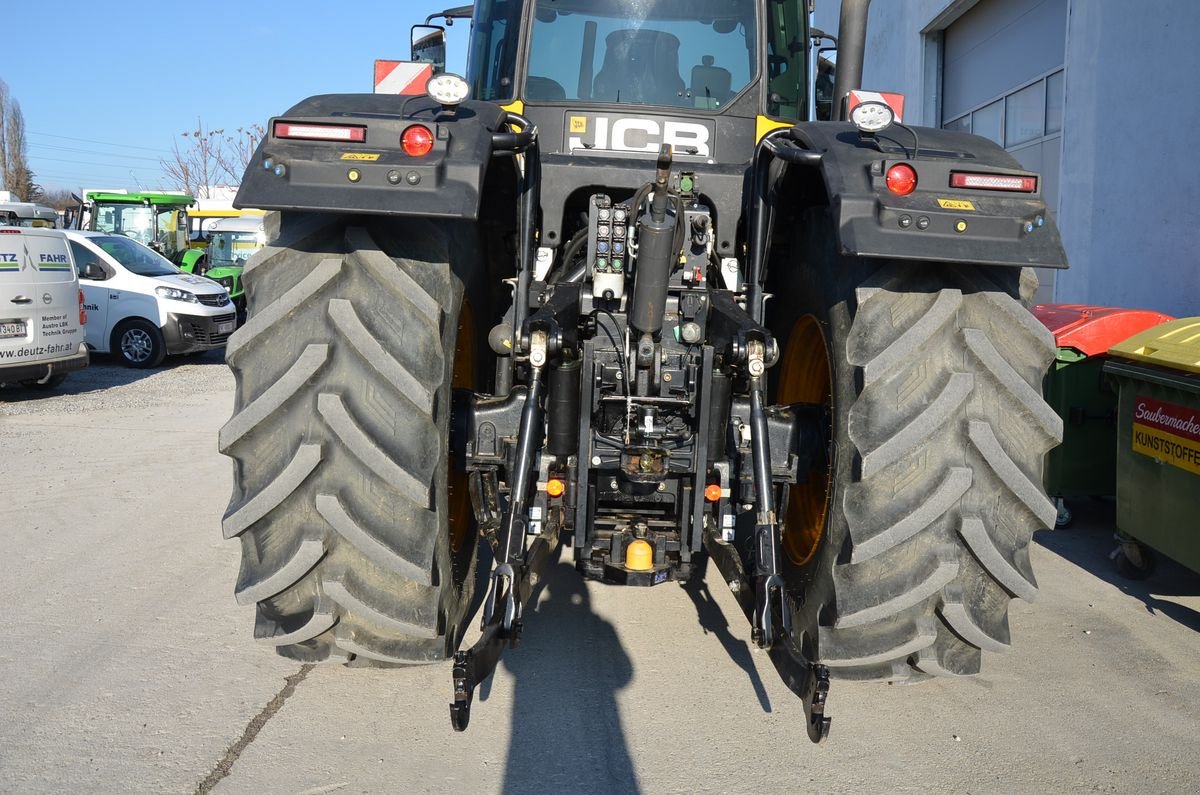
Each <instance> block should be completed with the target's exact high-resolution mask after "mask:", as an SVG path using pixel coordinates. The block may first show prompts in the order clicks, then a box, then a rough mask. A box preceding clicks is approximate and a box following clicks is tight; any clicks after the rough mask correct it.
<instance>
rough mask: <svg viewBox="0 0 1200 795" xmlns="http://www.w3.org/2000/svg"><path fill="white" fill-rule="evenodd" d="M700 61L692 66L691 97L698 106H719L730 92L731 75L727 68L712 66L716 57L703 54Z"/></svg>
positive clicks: (714, 107)
mask: <svg viewBox="0 0 1200 795" xmlns="http://www.w3.org/2000/svg"><path fill="white" fill-rule="evenodd" d="M700 62H701V65H700V66H693V67H692V98H693V99H694V100H695V101H696V107H698V108H709V109H716V108H719V107H721V106H722V105H724V104H725V102H726V101H727V100H728V99H729V95H730V94H731V93H732V85H733V75H732V74H730V72H729V70H728V69H722V68H721V67H719V66H714V65H713V64H715V63H716V58H714V57H713V56H711V55H705V56H704V57H702V58H701V59H700Z"/></svg>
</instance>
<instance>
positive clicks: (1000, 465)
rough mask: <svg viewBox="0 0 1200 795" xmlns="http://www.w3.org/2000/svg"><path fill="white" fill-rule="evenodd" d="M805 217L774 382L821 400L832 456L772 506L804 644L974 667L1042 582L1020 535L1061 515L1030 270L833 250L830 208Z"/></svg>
mask: <svg viewBox="0 0 1200 795" xmlns="http://www.w3.org/2000/svg"><path fill="white" fill-rule="evenodd" d="M807 226H808V229H809V234H808V235H807V239H808V241H809V244H808V246H807V247H806V252H805V257H804V259H805V261H804V262H803V263H802V266H801V267H800V268H797V269H796V274H795V275H796V277H798V278H797V279H796V281H794V282H790V284H791V285H792V287H791V289H794V291H795V294H796V295H797V297H798V298H799V302H798V306H799V311H798V312H796V311H795V310H793V314H792V316H791V317H790V318H787V320H788V321H789V322H790V325H791V328H792V329H793V331H792V333H791V334H790V340H789V342H788V343H785V347H784V356H783V359H782V361H781V373H780V377H779V387H778V395H777V402H778V403H781V404H785V403H792V402H820V401H824V402H826V403H828V404H830V405H831V417H832V439H831V451H832V454H831V456H830V459H831V460H830V465H829V470H828V472H826V473H824V474H823V475H822V476H819V477H810V479H809V482H808V483H806V484H800V485H798V486H795V487H791V488H789V489H787V490H785V494H784V500H783V504H782V512H781V513H782V516H783V520H784V530H783V539H782V540H783V549H784V552H785V564H786V565H785V568H786V573H787V581H788V584H789V592H790V595H791V601H792V605H793V619H794V623H795V628H796V633H797V637H798V638H800V643H801V646H802V651H804V653H805V656H806V657H807V658H808V659H812V660H817V661H819V662H821V663H822V664H824V665H826V666H828V667H829V670H830V674H831V676H834V677H839V678H846V679H879V680H887V681H906V680H909V681H911V680H915V679H921V678H924V677H925V676H926V675H939V676H941V675H949V676H959V675H969V674H975V673H978V671H979V670H980V658H981V652H982V651H992V652H1001V651H1005V650H1007V649H1008V648H1009V645H1010V643H1011V638H1010V635H1009V626H1008V604H1009V602H1010V600H1011V599H1012V598H1014V597H1021V598H1023V599H1026V600H1032V599H1033V598H1034V597H1035V596H1036V594H1037V586H1036V582H1035V580H1034V575H1033V571H1032V568H1031V566H1030V561H1029V545H1030V542H1031V538H1032V534H1033V532H1034V530H1036V529H1039V528H1045V527H1053V525H1054V519H1055V514H1056V511H1055V506H1054V503H1053V502H1052V501H1051V500H1050V499H1049V498H1047V496H1046V494H1045V492H1044V490H1043V487H1042V462H1043V459H1044V457H1045V454H1046V452H1047V451H1048V450H1049V449H1050V448H1051V447H1053V446H1054V445H1056V444H1058V442H1059V441H1060V440H1061V437H1062V422H1061V420H1060V419H1059V418H1058V416H1057V415H1056V414H1055V413H1054V411H1053V410H1052V409H1051V408H1050V407H1049V406H1048V405H1047V404H1046V403H1045V402H1044V401H1043V399H1042V395H1041V383H1042V377H1043V374H1044V373H1045V371H1046V368H1047V367H1048V365H1049V363H1050V362H1051V361H1052V359H1053V356H1054V343H1053V339H1052V338H1051V336H1050V334H1049V332H1048V331H1047V330H1046V329H1045V328H1044V327H1043V326H1042V325H1041V324H1040V323H1038V322H1037V321H1036V320H1035V319H1034V318H1033V316H1032V315H1031V314H1030V313H1029V312H1028V311H1027V309H1026V308H1025V307H1024V306H1023V305H1022V300H1021V299H1022V297H1024V296H1025V294H1026V293H1028V294H1029V295H1032V292H1031V291H1030V289H1029V287H1030V285H1029V284H1028V283H1027V279H1028V277H1029V276H1030V275H1031V274H1024V275H1023V274H1022V273H1021V272H1020V270H1019V269H1015V268H1014V269H1002V268H986V267H977V266H970V265H935V264H928V263H903V262H889V261H871V260H863V259H856V258H850V257H840V256H839V255H837V253H836V251H835V249H834V244H833V241H832V236H831V235H830V234H829V231H828V230H829V228H830V226H829V221H828V219H827V217H825V216H824V215H823V214H820V213H818V214H816V215H815V217H810V218H809V219H808V223H807Z"/></svg>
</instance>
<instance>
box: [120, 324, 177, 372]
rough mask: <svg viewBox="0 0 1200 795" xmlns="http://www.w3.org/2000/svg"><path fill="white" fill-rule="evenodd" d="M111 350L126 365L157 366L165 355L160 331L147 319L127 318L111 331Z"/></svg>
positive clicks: (164, 346) (138, 366)
mask: <svg viewBox="0 0 1200 795" xmlns="http://www.w3.org/2000/svg"><path fill="white" fill-rule="evenodd" d="M112 352H113V353H115V354H116V355H117V356H118V357H120V359H121V363H122V364H124V365H125V366H126V367H137V368H139V369H145V368H147V367H158V366H159V365H160V364H162V360H163V358H164V357H165V356H166V355H167V343H166V340H164V339H163V335H162V331H161V330H160V329H159V328H158V327H157V326H155V325H154V324H153V323H150V322H149V321H147V320H141V319H135V320H128V321H126V322H124V323H122V324H121V325H120V326H118V327H117V330H116V331H114V332H113V339H112Z"/></svg>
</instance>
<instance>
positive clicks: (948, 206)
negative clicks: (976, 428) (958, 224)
mask: <svg viewBox="0 0 1200 795" xmlns="http://www.w3.org/2000/svg"><path fill="white" fill-rule="evenodd" d="M937 203H938V207H941V208H942V209H943V210H971V211H974V210H975V205H974V204H972V203H971V202H970V201H968V200H967V199H938V200H937Z"/></svg>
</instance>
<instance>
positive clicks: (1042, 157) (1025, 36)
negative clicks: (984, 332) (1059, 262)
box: [942, 0, 1067, 302]
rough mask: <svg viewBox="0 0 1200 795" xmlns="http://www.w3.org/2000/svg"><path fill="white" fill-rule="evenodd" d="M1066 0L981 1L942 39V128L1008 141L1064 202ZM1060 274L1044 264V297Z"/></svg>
mask: <svg viewBox="0 0 1200 795" xmlns="http://www.w3.org/2000/svg"><path fill="white" fill-rule="evenodd" d="M1066 39H1067V0H980V2H979V3H977V4H976V5H975V6H973V7H972V8H971V9H970V10H969V11H967V12H966V13H965V14H963V15H962V16H961V17H959V18H958V19H957V20H955V21H954V22H953V23H952V24H951V25H950V26H949V27H947V28H946V30H945V32H944V34H943V38H942V126H943V127H945V128H947V129H954V130H962V131H964V132H972V133H975V134H976V135H982V136H984V137H986V138H990V139H992V140H993V141H995V142H996V143H998V144H1000V145H1001V146H1003V147H1004V148H1005V149H1007V150H1008V151H1009V152H1011V153H1012V154H1013V156H1014V157H1015V158H1016V159H1017V160H1018V161H1020V163H1021V164H1022V165H1023V166H1025V167H1026V168H1028V169H1031V170H1033V171H1038V172H1040V173H1041V174H1042V190H1043V192H1044V194H1045V197H1046V204H1047V205H1048V206H1049V207H1050V208H1051V209H1052V210H1056V209H1057V208H1058V180H1059V170H1060V166H1059V164H1060V162H1061V160H1062V109H1063V62H1064V55H1065V52H1066ZM1054 274H1055V272H1054V271H1052V270H1041V269H1039V272H1038V276H1039V278H1040V279H1041V282H1042V286H1041V289H1040V290H1039V292H1038V300H1039V301H1043V302H1048V301H1052V300H1053V295H1054Z"/></svg>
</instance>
